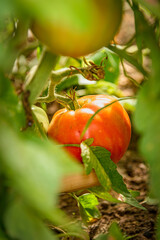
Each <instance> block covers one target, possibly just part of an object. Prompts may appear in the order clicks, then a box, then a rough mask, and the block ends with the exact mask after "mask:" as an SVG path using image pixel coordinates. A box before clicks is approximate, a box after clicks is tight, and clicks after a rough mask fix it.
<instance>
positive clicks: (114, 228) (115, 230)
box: [96, 222, 126, 240]
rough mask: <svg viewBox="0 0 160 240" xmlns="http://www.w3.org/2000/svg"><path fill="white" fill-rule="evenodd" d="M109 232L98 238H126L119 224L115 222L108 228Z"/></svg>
mask: <svg viewBox="0 0 160 240" xmlns="http://www.w3.org/2000/svg"><path fill="white" fill-rule="evenodd" d="M108 231H109V232H108V233H107V234H103V235H100V236H98V237H97V238H96V240H111V239H113V240H125V239H126V238H125V237H124V236H123V234H122V232H121V230H120V228H119V226H118V224H117V223H116V222H113V223H112V224H111V226H110V228H109V230H108Z"/></svg>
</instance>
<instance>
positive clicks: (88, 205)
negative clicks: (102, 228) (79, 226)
mask: <svg viewBox="0 0 160 240" xmlns="http://www.w3.org/2000/svg"><path fill="white" fill-rule="evenodd" d="M78 204H79V209H80V214H81V217H82V220H83V221H84V222H85V223H86V224H87V223H91V222H94V221H95V220H96V219H98V218H100V216H101V214H100V212H99V210H98V208H97V205H98V204H99V202H98V199H97V198H96V196H95V195H94V194H92V193H86V194H83V195H81V196H79V197H78Z"/></svg>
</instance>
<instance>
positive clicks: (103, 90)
mask: <svg viewBox="0 0 160 240" xmlns="http://www.w3.org/2000/svg"><path fill="white" fill-rule="evenodd" d="M80 91H81V90H80ZM85 94H86V95H89V94H109V95H114V96H117V97H122V96H123V94H122V92H121V90H120V89H119V88H118V86H117V84H115V83H111V82H107V81H104V80H100V81H98V82H96V83H95V84H88V85H86V93H85Z"/></svg>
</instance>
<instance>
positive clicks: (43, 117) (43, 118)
mask: <svg viewBox="0 0 160 240" xmlns="http://www.w3.org/2000/svg"><path fill="white" fill-rule="evenodd" d="M31 109H32V111H33V113H34V115H35V116H36V118H37V120H38V122H39V123H40V124H42V126H43V129H44V130H45V132H47V130H48V126H49V120H48V116H47V114H46V112H45V111H44V110H43V109H42V108H40V107H37V106H35V105H33V106H32V108H31Z"/></svg>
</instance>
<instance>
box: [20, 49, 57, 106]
mask: <svg viewBox="0 0 160 240" xmlns="http://www.w3.org/2000/svg"><path fill="white" fill-rule="evenodd" d="M57 60H58V56H57V55H54V54H53V53H51V52H49V51H47V50H44V52H43V55H42V57H41V60H40V63H39V65H38V67H37V70H36V71H35V72H34V74H33V76H32V78H31V80H30V81H29V82H27V83H26V84H25V86H24V90H25V91H27V90H29V91H30V96H29V102H30V104H33V103H35V102H36V99H37V98H38V97H39V95H40V94H41V92H42V91H43V89H44V87H45V86H46V84H47V82H48V79H49V77H50V74H51V71H52V69H53V68H54V66H55V65H56V63H57Z"/></svg>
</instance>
